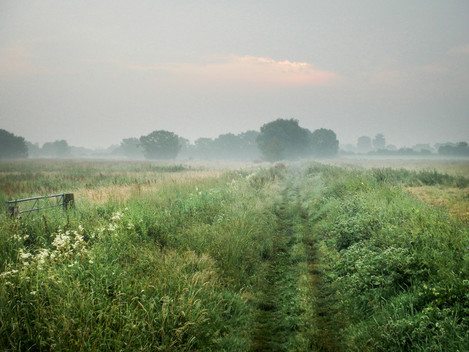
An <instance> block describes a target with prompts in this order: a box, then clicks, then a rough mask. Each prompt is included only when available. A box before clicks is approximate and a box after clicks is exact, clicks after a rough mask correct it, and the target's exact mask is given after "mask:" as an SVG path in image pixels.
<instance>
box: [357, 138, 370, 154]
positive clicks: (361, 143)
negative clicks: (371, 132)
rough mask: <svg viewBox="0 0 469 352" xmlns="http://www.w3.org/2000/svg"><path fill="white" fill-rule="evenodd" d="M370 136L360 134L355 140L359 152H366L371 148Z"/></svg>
mask: <svg viewBox="0 0 469 352" xmlns="http://www.w3.org/2000/svg"><path fill="white" fill-rule="evenodd" d="M372 148H373V147H372V145H371V138H370V137H368V136H361V137H359V138H358V140H357V150H358V151H359V152H360V153H368V152H369V151H370V150H371V149H372Z"/></svg>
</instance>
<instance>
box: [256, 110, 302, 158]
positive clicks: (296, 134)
mask: <svg viewBox="0 0 469 352" xmlns="http://www.w3.org/2000/svg"><path fill="white" fill-rule="evenodd" d="M310 136H311V132H310V131H309V130H307V129H305V128H302V127H300V126H299V124H298V120H294V119H290V120H285V119H278V120H275V121H272V122H269V123H266V124H264V125H263V126H262V127H261V133H260V134H259V136H257V139H256V141H257V145H258V147H259V150H260V151H261V153H262V154H263V156H264V158H265V159H266V160H269V161H276V160H281V159H294V158H298V157H300V156H303V155H306V154H307V152H308V149H309V145H310Z"/></svg>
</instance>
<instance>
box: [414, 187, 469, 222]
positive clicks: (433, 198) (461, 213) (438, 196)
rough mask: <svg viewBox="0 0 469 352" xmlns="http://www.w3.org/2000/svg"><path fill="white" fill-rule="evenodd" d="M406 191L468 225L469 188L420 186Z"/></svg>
mask: <svg viewBox="0 0 469 352" xmlns="http://www.w3.org/2000/svg"><path fill="white" fill-rule="evenodd" d="M406 189H407V191H408V192H409V193H410V194H412V195H413V196H414V197H416V198H418V199H420V200H421V201H423V202H425V203H427V204H431V205H434V206H438V207H442V208H444V209H446V210H448V212H449V213H450V214H451V215H452V216H453V217H455V218H457V219H459V220H461V221H463V222H465V223H468V224H469V188H463V189H461V188H456V187H435V186H420V187H406Z"/></svg>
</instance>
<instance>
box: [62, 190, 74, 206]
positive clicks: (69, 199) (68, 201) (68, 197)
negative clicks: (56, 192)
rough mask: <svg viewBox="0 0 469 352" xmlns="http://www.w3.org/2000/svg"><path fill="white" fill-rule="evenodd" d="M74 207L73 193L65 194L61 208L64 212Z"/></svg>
mask: <svg viewBox="0 0 469 352" xmlns="http://www.w3.org/2000/svg"><path fill="white" fill-rule="evenodd" d="M74 206H75V197H74V195H73V193H65V194H64V202H63V207H64V209H65V210H67V209H69V208H73V207H74Z"/></svg>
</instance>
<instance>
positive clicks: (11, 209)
mask: <svg viewBox="0 0 469 352" xmlns="http://www.w3.org/2000/svg"><path fill="white" fill-rule="evenodd" d="M8 214H10V216H11V217H12V218H16V217H17V216H18V214H19V208H18V206H17V205H16V204H15V205H9V206H8Z"/></svg>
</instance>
